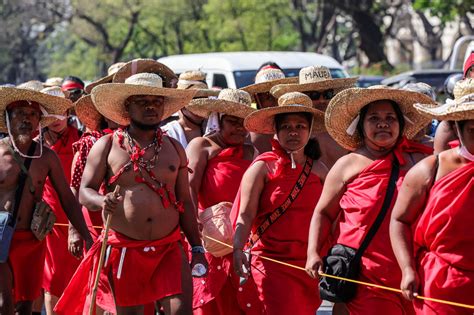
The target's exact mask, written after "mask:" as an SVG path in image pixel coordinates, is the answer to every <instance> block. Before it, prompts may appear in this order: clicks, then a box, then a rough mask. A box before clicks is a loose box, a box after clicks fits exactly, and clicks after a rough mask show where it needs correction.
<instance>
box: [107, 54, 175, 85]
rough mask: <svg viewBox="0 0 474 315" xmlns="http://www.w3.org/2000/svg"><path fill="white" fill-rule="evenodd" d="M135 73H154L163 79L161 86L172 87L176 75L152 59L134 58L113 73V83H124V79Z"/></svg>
mask: <svg viewBox="0 0 474 315" xmlns="http://www.w3.org/2000/svg"><path fill="white" fill-rule="evenodd" d="M137 73H155V74H158V75H159V76H160V77H161V79H162V80H163V87H166V88H172V87H174V86H173V81H177V80H178V77H176V74H174V72H173V70H171V69H170V68H168V67H167V66H165V65H164V64H162V63H160V62H158V61H156V60H153V59H134V60H132V61H129V62H127V63H126V64H125V65H123V66H122V67H121V68H120V69H119V70H118V71H117V72H116V73H115V74H114V78H113V80H112V82H113V83H124V82H125V79H127V78H128V77H130V76H132V75H134V74H137Z"/></svg>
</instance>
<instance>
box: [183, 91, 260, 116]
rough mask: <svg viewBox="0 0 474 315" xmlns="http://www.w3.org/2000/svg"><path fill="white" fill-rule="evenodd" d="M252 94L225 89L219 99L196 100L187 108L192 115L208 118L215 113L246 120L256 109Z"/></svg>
mask: <svg viewBox="0 0 474 315" xmlns="http://www.w3.org/2000/svg"><path fill="white" fill-rule="evenodd" d="M251 105H252V99H251V98H250V94H249V93H247V92H245V91H241V90H237V89H223V90H221V91H220V93H219V96H218V97H217V98H212V99H211V98H198V99H194V100H192V101H191V102H190V103H189V106H187V107H186V109H187V110H189V111H190V112H191V113H193V114H195V115H197V116H200V117H204V118H207V117H209V115H210V114H211V113H213V112H215V113H222V114H226V115H231V116H235V117H240V118H245V117H247V116H248V115H249V114H250V113H252V112H254V111H255V110H256V109H255V108H252V107H251Z"/></svg>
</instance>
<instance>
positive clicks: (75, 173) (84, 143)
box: [70, 131, 104, 241]
mask: <svg viewBox="0 0 474 315" xmlns="http://www.w3.org/2000/svg"><path fill="white" fill-rule="evenodd" d="M103 135H104V133H102V132H98V131H92V132H90V133H89V132H87V133H84V134H83V135H82V137H81V138H80V139H79V140H78V141H76V142H75V143H74V144H73V145H72V150H73V155H75V154H76V153H77V152H79V156H78V158H77V159H76V163H75V165H74V166H73V169H72V176H71V183H70V186H71V187H73V188H75V189H76V190H77V191H79V188H80V186H81V180H82V174H83V173H84V168H85V167H86V162H87V156H88V155H89V152H90V150H91V148H92V146H93V145H94V143H96V141H97V140H99V139H100V138H101V137H102V136H103ZM82 214H83V215H84V220H85V221H86V225H87V228H88V229H89V232H90V233H91V236H92V238H93V239H94V241H95V240H96V239H97V238H98V237H99V235H100V231H101V230H100V229H98V228H94V226H96V227H97V226H102V225H103V224H104V222H103V220H102V212H101V211H89V210H88V209H87V208H86V207H82Z"/></svg>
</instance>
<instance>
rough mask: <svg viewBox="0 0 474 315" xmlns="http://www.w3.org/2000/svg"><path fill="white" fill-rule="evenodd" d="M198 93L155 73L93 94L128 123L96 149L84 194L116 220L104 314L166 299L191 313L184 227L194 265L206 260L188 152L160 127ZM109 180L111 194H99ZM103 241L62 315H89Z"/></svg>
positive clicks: (64, 300) (102, 293) (102, 297)
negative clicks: (175, 85) (164, 84)
mask: <svg viewBox="0 0 474 315" xmlns="http://www.w3.org/2000/svg"><path fill="white" fill-rule="evenodd" d="M194 94H195V90H177V89H170V88H163V87H162V79H161V77H160V76H159V75H157V74H152V73H139V74H136V75H132V76H131V77H129V78H128V79H126V80H125V83H123V84H122V83H120V84H117V83H115V84H114V83H111V84H103V85H100V86H98V87H95V88H94V89H93V90H92V99H93V101H94V103H95V105H96V108H97V110H98V111H99V112H100V113H101V114H102V115H103V116H104V117H106V118H108V119H110V120H113V121H115V122H116V123H118V124H119V125H122V126H127V127H125V128H124V129H119V130H117V131H116V132H115V133H114V134H111V135H106V136H104V137H102V138H101V139H100V140H98V141H97V142H96V144H95V145H94V146H93V147H92V149H91V151H90V154H89V157H88V159H87V164H86V167H85V170H84V174H83V177H82V183H81V188H80V193H79V200H80V201H81V203H82V204H83V205H84V206H86V207H87V208H88V209H90V210H91V211H93V210H96V211H100V210H102V209H103V217H104V221H106V218H107V217H108V216H112V219H111V225H110V229H111V231H110V232H109V235H108V243H107V244H108V247H107V251H106V253H107V254H106V258H105V260H106V263H105V266H104V268H103V269H102V271H101V278H100V282H99V290H98V292H97V305H98V306H100V307H101V308H102V309H104V310H105V311H109V312H113V313H117V314H143V305H145V304H148V303H151V302H155V301H159V302H160V304H161V305H162V307H163V309H164V311H165V313H166V314H191V313H192V310H191V298H192V280H191V272H190V266H189V264H188V262H187V255H185V253H184V251H183V248H182V246H181V243H180V240H181V234H180V229H181V230H182V231H183V232H184V233H185V235H186V237H187V239H188V241H189V243H190V244H191V246H192V248H193V249H192V254H193V255H192V263H191V265H192V266H194V265H195V264H197V263H201V264H204V265H206V264H207V263H206V261H205V257H204V255H203V250H202V246H201V240H200V235H199V231H198V228H197V221H196V218H195V210H194V208H193V203H192V201H191V198H190V195H189V188H188V168H187V159H186V154H185V152H184V149H183V148H182V146H181V145H180V144H179V142H178V141H176V140H174V139H172V138H170V137H167V136H165V135H163V133H162V131H161V129H160V128H159V123H160V121H161V120H163V119H165V118H167V117H169V116H170V115H171V114H172V113H174V112H176V111H177V110H179V109H180V108H182V107H183V106H185V105H187V104H188V102H189V101H190V100H191V99H192V97H193V95H194ZM102 183H105V184H106V188H107V191H108V192H109V193H107V194H106V195H105V196H104V195H101V194H100V193H99V189H100V186H101V185H102ZM117 186H119V187H120V189H119V190H118V193H117V192H113V191H114V189H115V188H116V187H117ZM101 241H102V237H100V238H99V241H98V242H97V243H96V244H94V246H93V247H92V249H91V251H90V253H89V254H88V255H87V256H86V258H85V259H84V261H83V263H82V264H81V266H80V267H79V269H78V272H77V273H76V275H75V276H74V277H73V279H72V280H71V282H70V284H69V286H68V288H67V289H66V291H65V293H64V295H63V296H62V297H61V299H60V301H59V302H58V304H57V306H56V309H55V311H56V312H57V313H59V314H71V313H74V314H82V312H83V311H84V310H86V308H88V307H89V304H90V300H89V299H87V296H88V294H89V291H90V290H88V289H90V284H91V280H93V279H91V278H90V277H89V274H90V272H89V271H90V270H92V269H94V270H95V268H97V267H96V265H97V261H98V254H99V253H98V249H99V247H100V242H101ZM78 293H79V294H80V295H81V296H80V298H79V300H78V299H77V295H78Z"/></svg>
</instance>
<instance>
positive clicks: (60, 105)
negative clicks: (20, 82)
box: [0, 87, 73, 132]
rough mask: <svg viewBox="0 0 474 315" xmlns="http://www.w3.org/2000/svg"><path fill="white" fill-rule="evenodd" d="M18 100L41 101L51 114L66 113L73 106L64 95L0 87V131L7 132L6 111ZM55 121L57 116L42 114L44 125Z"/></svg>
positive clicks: (42, 123) (41, 121)
mask: <svg viewBox="0 0 474 315" xmlns="http://www.w3.org/2000/svg"><path fill="white" fill-rule="evenodd" d="M16 101H32V102H36V103H39V104H41V106H43V108H44V109H45V110H46V111H47V112H48V114H50V115H64V113H65V112H66V111H67V110H68V109H69V108H71V107H72V106H73V104H72V102H71V101H70V100H68V99H66V98H63V97H58V96H53V95H49V94H46V93H42V92H39V91H35V90H28V89H22V88H14V87H0V112H1V117H0V132H7V125H6V115H5V111H6V109H7V106H8V105H9V104H11V103H13V102H16ZM55 121H57V118H53V117H44V116H42V117H41V119H40V124H41V126H42V127H46V126H48V125H50V124H52V123H53V122H55Z"/></svg>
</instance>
